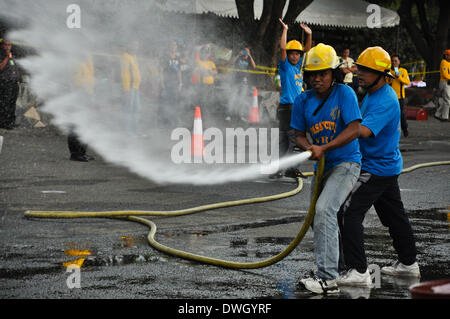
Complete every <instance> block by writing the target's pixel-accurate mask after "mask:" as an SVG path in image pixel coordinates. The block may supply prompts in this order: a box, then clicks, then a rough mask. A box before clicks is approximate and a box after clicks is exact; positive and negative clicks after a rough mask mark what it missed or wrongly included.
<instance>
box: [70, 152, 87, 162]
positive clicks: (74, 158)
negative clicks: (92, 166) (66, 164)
mask: <svg viewBox="0 0 450 319" xmlns="http://www.w3.org/2000/svg"><path fill="white" fill-rule="evenodd" d="M70 160H71V161H77V162H89V159H88V158H87V157H86V155H77V154H72V155H70Z"/></svg>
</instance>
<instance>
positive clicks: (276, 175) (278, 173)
mask: <svg viewBox="0 0 450 319" xmlns="http://www.w3.org/2000/svg"><path fill="white" fill-rule="evenodd" d="M282 177H283V172H282V171H278V172H276V173H275V174H272V175H269V178H270V179H279V178H282Z"/></svg>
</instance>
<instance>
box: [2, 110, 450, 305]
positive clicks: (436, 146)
mask: <svg viewBox="0 0 450 319" xmlns="http://www.w3.org/2000/svg"><path fill="white" fill-rule="evenodd" d="M449 125H450V124H449V123H442V122H438V121H436V120H434V119H429V120H428V121H422V122H417V121H410V137H408V138H407V139H405V138H402V140H401V150H402V152H403V153H402V154H403V157H404V162H405V165H404V166H405V167H410V166H412V165H415V164H419V163H424V162H433V161H444V160H450V139H449V137H450V130H449ZM0 135H2V136H4V145H3V149H2V153H1V154H0V163H1V165H0V176H1V177H0V179H1V182H0V196H1V197H0V241H1V243H2V244H1V248H0V298H1V299H15V298H63V299H69V298H113V299H116V298H137V299H141V298H142V299H143V298H147V299H167V298H178V299H191V298H192V299H205V298H212V299H230V298H239V299H255V298H274V299H283V298H286V299H289V298H292V299H327V298H330V299H354V298H370V299H409V298H411V295H410V292H409V290H408V288H409V287H410V286H411V285H412V284H415V283H417V282H418V281H417V280H407V279H401V278H392V277H389V276H385V275H382V276H381V278H380V283H379V287H374V288H372V289H370V288H366V289H362V288H342V289H341V293H340V294H339V295H338V296H334V297H326V296H316V295H313V294H311V293H309V292H307V291H305V290H303V289H302V288H300V287H298V285H297V283H298V280H299V279H300V278H301V277H303V276H305V275H308V274H309V272H310V271H311V270H314V269H315V268H314V259H313V242H312V231H311V230H309V231H308V233H307V234H306V236H305V238H304V240H303V241H302V242H301V243H300V245H299V246H298V247H297V248H296V249H295V250H294V251H293V252H292V253H291V254H290V255H289V256H288V257H286V258H285V259H283V260H282V261H280V262H278V263H277V264H275V265H272V266H269V267H266V268H261V269H254V270H232V269H224V268H220V267H216V266H211V265H204V264H199V263H196V262H191V261H187V260H183V259H180V258H178V257H173V256H169V255H166V254H163V253H161V252H159V251H156V250H154V249H153V248H151V247H150V246H149V244H148V242H147V238H146V236H147V233H148V229H147V227H146V226H143V225H141V224H137V223H134V222H130V221H124V220H117V219H100V218H96V219H73V220H48V219H27V218H24V217H23V213H24V212H25V211H26V210H71V211H105V210H131V209H136V210H174V209H182V208H188V207H194V206H199V205H203V204H209V203H215V202H222V201H229V200H237V199H243V198H251V197H260V196H265V195H272V194H277V193H281V192H285V191H289V190H291V189H293V188H295V186H296V184H295V183H294V182H293V181H292V180H290V179H287V178H286V179H282V180H279V181H270V180H268V179H266V178H264V177H261V179H258V180H257V181H252V182H241V183H229V184H225V185H215V186H190V185H170V186H162V185H156V184H153V183H152V182H150V181H148V180H145V179H143V178H140V177H138V176H136V175H134V174H132V173H130V172H128V171H127V170H126V169H124V168H121V167H117V166H114V165H111V164H108V163H105V162H104V161H103V160H102V159H101V157H100V156H99V155H95V156H96V160H95V161H92V162H89V163H79V162H73V161H69V160H68V151H67V145H66V137H65V136H64V135H62V134H60V133H58V132H57V131H56V130H54V129H52V128H44V129H25V128H18V129H16V130H12V131H3V130H2V131H0ZM301 168H302V170H304V171H311V169H312V163H305V164H302V165H301ZM449 178H450V166H439V167H429V168H423V169H420V170H416V171H414V172H411V173H407V174H403V175H401V177H400V179H399V183H400V188H401V192H402V198H403V201H404V204H405V208H406V210H407V212H408V215H409V217H410V220H411V223H412V226H413V230H414V233H415V236H416V239H417V249H418V262H419V264H420V267H421V273H422V277H421V279H420V281H421V282H424V281H430V280H435V279H448V278H450V270H449V269H450V267H449V266H450V263H449V261H450V254H449V251H450V250H449V248H450V240H449V239H450V237H449V221H450V200H449V194H450V191H449V190H450V187H449V180H450V179H449ZM310 183H311V181H310V178H309V179H306V180H305V181H304V189H303V191H302V192H301V193H300V194H298V195H296V196H294V197H290V198H287V199H282V200H278V201H273V202H268V203H262V204H254V205H246V206H240V207H231V208H226V209H217V210H213V211H207V212H202V213H198V214H194V215H188V216H179V217H151V218H150V217H149V219H151V220H153V221H154V222H155V223H156V224H157V226H158V232H157V235H156V238H157V240H158V241H159V242H161V243H163V244H164V245H167V246H169V247H174V248H178V249H182V250H186V251H189V252H193V253H197V254H203V255H206V256H212V257H215V258H221V259H226V260H235V261H242V262H248V261H256V260H262V259H266V258H269V257H271V256H274V255H276V254H278V253H279V252H280V251H281V250H283V249H284V248H285V247H286V246H287V245H289V243H290V242H291V240H292V239H293V238H294V237H295V235H296V234H297V232H298V230H299V228H300V227H301V225H302V222H303V219H304V217H305V215H306V211H307V209H308V206H309V199H310V189H309V187H310ZM364 226H365V235H366V237H365V240H366V252H367V257H368V262H369V264H372V265H378V266H380V267H381V266H384V265H386V264H390V263H392V262H393V261H395V253H394V250H393V248H392V245H391V240H390V237H389V234H388V232H387V229H386V228H384V227H383V226H382V225H381V223H380V222H379V220H378V218H377V216H376V214H375V212H374V211H373V209H372V210H370V211H369V213H368V215H367V217H366V220H365V222H364ZM70 264H77V265H79V266H81V268H80V277H79V281H78V283H79V284H80V288H76V287H75V288H71V287H70V286H71V283H72V284H73V283H75V282H76V281H70V280H71V279H73V277H71V275H72V274H75V273H72V272H68V271H67V270H68V269H69V270H70V269H71V268H70V267H69V268H67V267H68V265H70Z"/></svg>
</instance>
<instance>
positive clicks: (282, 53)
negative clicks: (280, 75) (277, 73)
mask: <svg viewBox="0 0 450 319" xmlns="http://www.w3.org/2000/svg"><path fill="white" fill-rule="evenodd" d="M280 23H281V25H282V26H283V33H282V34H281V40H280V59H281V61H283V62H284V61H286V57H287V53H286V42H287V32H288V29H289V28H288V26H287V24H286V23H284V22H283V20H281V19H280Z"/></svg>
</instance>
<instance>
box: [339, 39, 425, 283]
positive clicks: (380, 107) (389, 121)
mask: <svg viewBox="0 0 450 319" xmlns="http://www.w3.org/2000/svg"><path fill="white" fill-rule="evenodd" d="M356 65H357V66H358V81H359V85H360V87H362V88H363V89H365V90H366V92H367V95H366V96H365V97H364V100H363V101H362V104H361V114H362V117H363V120H362V122H361V129H360V137H359V145H360V149H361V154H362V166H361V176H360V177H359V179H358V182H357V184H356V185H355V187H354V189H353V190H352V193H351V195H350V196H349V198H348V199H347V201H346V202H345V204H344V205H343V206H342V208H341V210H340V211H339V214H338V215H339V216H338V218H339V221H340V224H339V225H340V230H341V236H342V244H343V257H344V262H345V265H346V268H347V272H346V273H345V274H344V275H342V276H340V277H339V279H338V285H354V286H370V285H371V284H372V281H371V279H370V274H369V271H368V269H367V260H366V255H365V251H364V238H363V237H364V235H363V231H364V228H363V221H364V217H365V214H366V212H367V211H368V210H369V208H370V207H371V206H372V205H373V206H374V207H375V211H376V213H377V215H378V217H379V218H380V221H381V223H382V224H383V225H384V226H386V227H388V229H389V234H390V236H391V238H392V239H393V246H394V248H395V250H396V252H397V255H398V259H399V260H398V261H397V262H395V263H394V264H393V265H392V266H388V267H383V268H382V269H381V272H382V273H384V274H389V275H399V276H409V277H420V271H419V266H418V264H417V262H416V247H415V240H414V236H413V232H412V228H411V225H410V223H409V219H408V216H407V215H406V213H405V210H404V208H403V203H402V200H401V196H400V189H399V186H398V181H397V180H398V175H399V174H400V173H401V171H402V167H403V161H402V156H401V153H400V150H399V146H398V144H399V140H400V132H401V129H400V107H399V104H398V99H397V95H396V93H395V91H394V90H393V89H392V88H391V87H390V86H389V85H387V84H386V79H385V77H386V76H392V75H391V73H390V68H391V59H390V56H389V54H388V53H387V52H386V51H385V50H383V49H382V48H381V47H370V48H367V49H366V50H365V51H363V52H362V53H361V55H360V56H359V58H358V60H357V62H356Z"/></svg>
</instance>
